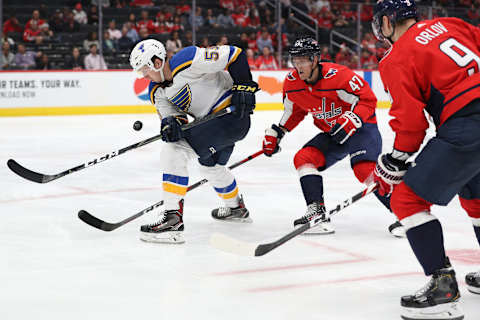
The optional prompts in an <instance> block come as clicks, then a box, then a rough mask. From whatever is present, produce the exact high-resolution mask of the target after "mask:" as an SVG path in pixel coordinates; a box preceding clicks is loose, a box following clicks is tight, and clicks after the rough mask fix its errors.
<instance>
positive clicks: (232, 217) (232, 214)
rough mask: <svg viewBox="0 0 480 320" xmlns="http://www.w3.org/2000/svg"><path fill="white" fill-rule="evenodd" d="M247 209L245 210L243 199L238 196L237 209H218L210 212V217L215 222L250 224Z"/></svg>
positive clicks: (250, 220)
mask: <svg viewBox="0 0 480 320" xmlns="http://www.w3.org/2000/svg"><path fill="white" fill-rule="evenodd" d="M249 215H250V213H249V212H248V209H247V208H245V203H244V202H243V197H242V196H240V200H239V201H238V207H235V208H230V207H220V208H217V209H213V210H212V217H213V218H214V219H216V220H221V221H231V222H244V223H252V219H251V218H250V216H249Z"/></svg>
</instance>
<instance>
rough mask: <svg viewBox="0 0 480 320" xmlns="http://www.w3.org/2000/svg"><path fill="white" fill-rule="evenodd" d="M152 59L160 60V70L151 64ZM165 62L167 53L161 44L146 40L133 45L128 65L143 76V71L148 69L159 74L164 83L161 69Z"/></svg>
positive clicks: (153, 40) (156, 41)
mask: <svg viewBox="0 0 480 320" xmlns="http://www.w3.org/2000/svg"><path fill="white" fill-rule="evenodd" d="M153 57H157V58H159V59H160V60H162V62H163V63H162V67H161V68H160V69H157V68H155V65H154V64H153V59H152V58H153ZM166 60H167V51H166V50H165V47H164V46H163V44H162V43H161V42H160V41H158V40H155V39H147V40H143V41H140V42H139V43H137V44H136V45H135V47H134V48H133V50H132V52H131V53H130V65H131V66H132V68H133V69H134V70H135V71H136V72H137V73H138V74H140V75H142V76H144V75H145V71H146V70H148V69H151V70H154V71H157V72H160V75H161V77H162V81H165V77H164V76H163V67H164V66H165V61H166Z"/></svg>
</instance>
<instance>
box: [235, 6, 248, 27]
mask: <svg viewBox="0 0 480 320" xmlns="http://www.w3.org/2000/svg"><path fill="white" fill-rule="evenodd" d="M232 19H233V21H234V22H235V25H237V26H239V27H246V26H247V16H245V14H244V13H243V11H242V9H241V8H235V10H234V13H233V14H232Z"/></svg>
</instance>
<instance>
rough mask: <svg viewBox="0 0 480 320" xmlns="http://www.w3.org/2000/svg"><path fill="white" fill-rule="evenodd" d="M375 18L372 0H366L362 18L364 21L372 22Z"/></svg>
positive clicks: (361, 14) (361, 13)
mask: <svg viewBox="0 0 480 320" xmlns="http://www.w3.org/2000/svg"><path fill="white" fill-rule="evenodd" d="M372 18H373V5H372V3H371V1H370V0H365V2H364V4H363V5H362V12H360V20H361V21H362V22H370V21H372Z"/></svg>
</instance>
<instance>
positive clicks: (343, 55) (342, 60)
mask: <svg viewBox="0 0 480 320" xmlns="http://www.w3.org/2000/svg"><path fill="white" fill-rule="evenodd" d="M351 58H352V55H351V54H350V52H349V51H348V48H347V45H346V44H345V43H342V44H341V45H340V50H339V51H338V53H337V55H336V56H335V62H336V63H338V64H342V65H344V66H348V65H349V63H350V60H351Z"/></svg>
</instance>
